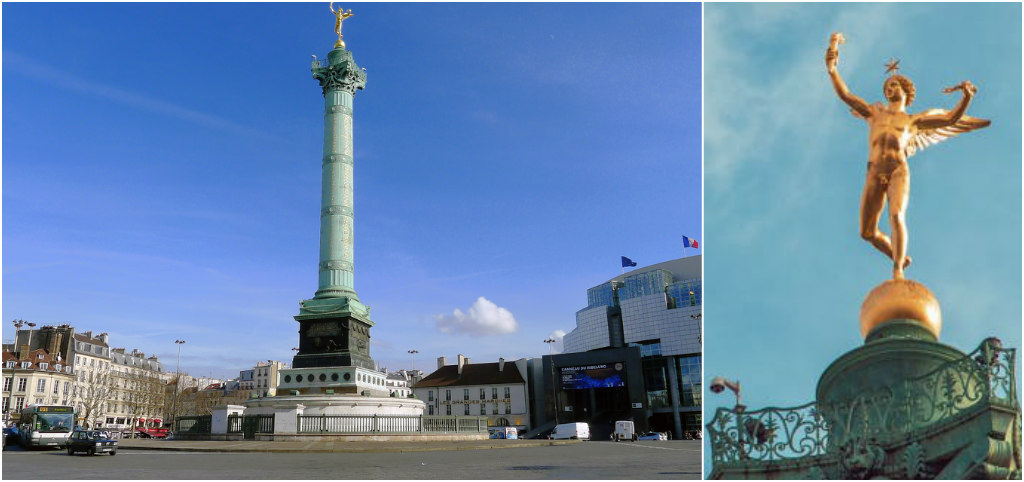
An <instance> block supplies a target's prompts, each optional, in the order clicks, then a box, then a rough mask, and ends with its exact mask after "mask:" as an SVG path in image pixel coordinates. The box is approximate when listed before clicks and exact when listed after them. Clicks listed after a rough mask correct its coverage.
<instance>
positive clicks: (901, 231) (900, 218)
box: [825, 32, 990, 280]
mask: <svg viewBox="0 0 1024 482" xmlns="http://www.w3.org/2000/svg"><path fill="white" fill-rule="evenodd" d="M844 42H845V39H844V38H843V35H842V34H841V33H839V32H836V33H834V34H832V38H831V41H830V44H829V47H828V49H827V50H826V51H825V66H826V68H827V69H828V74H829V76H830V77H831V78H832V86H833V87H834V88H835V90H836V94H838V95H839V98H840V99H842V100H843V102H846V104H847V105H849V106H850V110H851V112H852V113H853V115H854V116H856V117H860V118H861V119H864V120H865V121H867V123H868V149H869V151H868V169H867V171H868V172H867V180H866V181H865V184H864V191H863V193H862V195H861V203H860V235H861V237H862V238H864V240H866V241H868V242H870V243H871V244H872V245H873V246H874V247H875V248H877V249H878V250H879V251H881V252H882V253H884V254H885V255H886V256H888V257H889V258H891V259H892V262H893V269H892V273H893V279H896V280H902V279H904V274H903V272H904V269H906V268H907V266H909V265H910V256H907V238H908V233H907V225H906V211H907V202H908V200H909V197H910V170H909V166H908V165H907V159H909V158H910V157H911V156H913V155H914V154H915V153H917V151H919V150H921V149H924V148H925V147H928V146H930V145H932V144H935V143H937V142H939V141H942V140H945V139H948V138H950V137H954V136H956V135H958V134H962V133H964V132H970V131H972V130H975V129H981V128H983V127H986V126H988V125H989V124H990V121H988V120H985V119H977V118H974V117H971V116H968V115H965V112H966V111H967V106H968V105H969V104H970V103H971V99H972V98H973V97H974V95H975V94H976V93H977V92H978V89H977V87H975V86H974V84H972V83H971V82H970V81H963V82H961V83H960V84H958V85H955V86H953V87H950V88H947V89H944V90H943V92H945V93H947V94H948V93H951V92H955V91H961V92H962V97H961V98H960V102H959V103H957V105H956V107H954V108H953V110H951V111H947V110H943V109H929V110H926V111H923V112H920V113H917V114H910V113H908V112H907V107H908V106H910V104H911V103H913V101H914V93H915V89H914V84H913V83H912V82H911V81H910V79H908V78H907V77H905V76H903V75H901V74H899V72H898V70H899V61H895V60H894V61H890V62H889V63H888V64H887V65H886V67H887V68H886V73H887V74H889V77H888V78H886V79H885V82H884V83H883V85H882V91H883V93H884V94H885V99H886V100H887V101H888V103H887V104H883V103H881V102H878V103H875V104H868V103H867V102H865V101H864V100H863V99H861V98H860V97H858V96H856V95H854V94H853V93H851V92H850V89H849V88H847V86H846V83H845V82H843V79H842V77H840V76H839V71H838V70H837V69H836V66H837V64H838V63H839V44H842V43H844ZM886 200H888V203H889V224H890V227H891V233H892V234H891V236H892V238H891V239H890V237H889V236H886V235H885V234H884V233H882V231H881V230H879V229H878V224H879V221H880V220H881V216H882V208H883V207H884V205H885V203H886Z"/></svg>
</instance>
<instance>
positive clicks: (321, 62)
mask: <svg viewBox="0 0 1024 482" xmlns="http://www.w3.org/2000/svg"><path fill="white" fill-rule="evenodd" d="M328 65H329V64H328V61H327V59H318V58H315V57H314V58H313V65H312V67H311V68H313V69H322V68H324V67H327V66H328Z"/></svg>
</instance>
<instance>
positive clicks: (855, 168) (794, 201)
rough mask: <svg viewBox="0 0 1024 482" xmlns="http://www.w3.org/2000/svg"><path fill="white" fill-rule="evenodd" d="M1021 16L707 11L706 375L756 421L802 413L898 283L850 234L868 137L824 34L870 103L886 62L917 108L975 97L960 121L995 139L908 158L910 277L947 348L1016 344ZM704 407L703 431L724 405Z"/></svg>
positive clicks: (880, 7) (977, 10)
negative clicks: (880, 296)
mask: <svg viewBox="0 0 1024 482" xmlns="http://www.w3.org/2000/svg"><path fill="white" fill-rule="evenodd" d="M1020 18H1021V6H1020V5H1019V4H999V5H994V4H986V5H977V4H943V5H927V4H913V5H907V4H856V5H854V4H834V5H815V4H799V5H796V4H775V5H767V4H764V5H749V4H709V5H707V6H705V24H704V25H705V29H706V32H707V36H706V37H705V74H704V75H705V77H704V78H705V82H706V89H705V97H704V99H705V118H704V122H705V161H704V169H705V181H704V186H705V189H706V191H705V194H706V202H707V204H706V206H707V208H706V210H705V217H706V222H705V229H706V232H707V245H708V246H709V247H710V249H709V250H708V251H707V253H705V259H704V263H705V264H704V268H705V277H704V283H705V286H706V288H705V298H704V301H705V320H706V321H705V324H704V330H705V335H704V339H705V360H704V366H705V369H706V373H705V378H709V377H713V376H725V377H727V378H731V379H739V381H740V382H741V384H742V389H743V401H744V403H745V404H746V405H748V406H749V407H750V408H752V409H753V408H760V407H765V406H781V407H785V406H796V405H800V404H803V403H806V402H808V401H811V400H813V399H814V389H815V386H816V384H817V380H818V377H819V375H820V374H821V372H822V371H823V370H824V369H825V367H826V366H827V365H828V364H829V363H830V362H831V361H832V360H833V359H835V358H836V357H838V356H839V355H841V354H842V353H845V352H846V351H849V350H851V349H853V348H855V347H857V346H859V345H860V344H861V343H862V340H861V338H860V333H859V325H858V314H859V309H860V304H861V302H862V301H863V299H864V297H865V296H866V295H867V293H868V292H869V291H870V290H871V288H872V287H874V286H875V285H877V284H878V283H880V282H882V281H884V280H885V279H886V278H887V277H889V276H891V262H889V261H888V260H887V259H886V258H885V257H884V256H883V255H881V254H879V253H878V252H877V251H875V250H874V248H872V247H871V246H870V245H868V243H866V242H865V241H863V240H861V239H860V238H859V236H858V207H859V199H860V192H861V189H862V187H863V181H864V169H865V164H866V161H867V128H866V125H865V123H864V122H863V121H861V120H859V119H856V118H854V117H853V116H851V115H850V114H849V113H848V110H849V109H848V108H847V107H846V105H845V104H843V103H842V102H841V101H840V100H839V99H838V98H837V97H836V95H835V93H834V91H833V90H832V86H831V84H830V82H829V78H828V75H827V74H826V71H825V66H824V60H823V59H824V53H825V49H826V47H827V46H828V39H829V36H830V34H831V33H832V32H833V31H842V32H843V33H844V34H845V36H846V44H845V45H843V46H841V47H840V52H841V54H840V59H839V72H840V73H841V74H842V75H843V76H844V78H845V79H846V82H847V84H848V85H849V87H850V89H851V90H852V91H853V92H854V93H855V94H858V95H860V96H861V97H862V98H864V99H865V100H867V101H868V102H876V101H881V100H882V82H883V80H884V78H885V73H884V72H885V71H884V63H885V62H886V61H887V60H889V58H890V57H896V58H899V59H900V60H901V61H902V62H901V64H900V65H901V67H902V72H903V73H904V74H905V75H907V76H909V77H910V78H911V79H912V80H913V81H914V82H915V83H916V85H917V99H916V100H915V101H914V105H913V106H911V108H910V110H911V111H912V112H917V111H920V110H923V109H925V108H931V107H943V108H947V109H948V108H951V107H953V106H954V105H955V104H956V102H957V101H958V100H959V94H953V95H944V94H942V93H941V92H940V91H941V90H942V88H944V87H947V86H950V85H954V84H956V83H959V82H960V81H962V80H965V79H967V80H971V81H972V82H974V83H975V84H976V85H977V86H978V88H979V93H978V95H977V96H976V98H975V100H974V102H973V103H972V104H971V106H970V108H969V110H968V114H971V115H974V116H977V117H982V118H987V119H992V125H991V126H990V127H989V128H987V129H984V130H981V131H977V132H972V133H969V134H965V135H962V136H960V137H957V138H954V139H951V140H947V141H945V142H943V143H941V144H938V145H935V146H932V147H929V148H928V149H926V150H924V151H922V152H919V153H918V154H917V155H916V156H915V157H913V158H911V160H910V172H911V197H910V206H909V209H908V213H907V219H908V223H909V229H910V244H909V254H910V255H911V256H913V260H914V264H913V266H911V267H910V269H909V270H908V272H907V275H908V277H910V278H912V279H916V280H918V281H920V282H922V283H924V284H925V285H927V286H928V287H929V288H930V289H931V290H932V292H934V293H935V295H936V296H937V297H938V299H939V301H940V303H941V305H942V311H943V325H944V326H943V330H942V336H941V338H940V341H942V342H944V343H947V344H950V345H953V346H955V347H958V348H960V349H961V350H964V351H970V350H973V349H974V348H975V347H976V346H977V345H978V344H979V343H980V342H981V341H982V340H983V339H984V338H985V337H988V336H992V335H995V336H998V337H1000V338H1002V340H1003V341H1004V344H1005V345H1007V346H1010V347H1015V348H1018V349H1020V348H1021V158H1020V153H1021V21H1020ZM887 224H888V223H885V225H884V227H883V230H884V231H886V232H888V227H887ZM1018 353H1019V352H1018ZM1018 364H1019V357H1018ZM1018 366H1019V365H1018ZM1018 386H1019V385H1018ZM704 400H705V407H704V413H705V417H707V419H710V418H711V417H712V416H713V414H714V412H715V410H716V409H717V408H718V407H720V406H731V405H732V404H733V403H734V400H733V398H732V396H731V394H730V395H728V396H726V395H715V394H712V393H710V392H707V393H706V396H705V399H704ZM706 421H708V420H706ZM705 460H706V463H707V464H708V465H706V467H707V469H708V470H710V456H709V454H707V453H706V454H705Z"/></svg>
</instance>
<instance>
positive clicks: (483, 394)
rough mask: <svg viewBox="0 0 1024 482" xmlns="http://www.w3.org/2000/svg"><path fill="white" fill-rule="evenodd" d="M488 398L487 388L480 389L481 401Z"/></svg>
mask: <svg viewBox="0 0 1024 482" xmlns="http://www.w3.org/2000/svg"><path fill="white" fill-rule="evenodd" d="M486 396H487V389H486V388H481V389H480V400H483V399H484V398H485V397H486Z"/></svg>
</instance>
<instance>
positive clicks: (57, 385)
mask: <svg viewBox="0 0 1024 482" xmlns="http://www.w3.org/2000/svg"><path fill="white" fill-rule="evenodd" d="M58 393H60V380H54V381H53V394H54V395H56V394H58Z"/></svg>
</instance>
